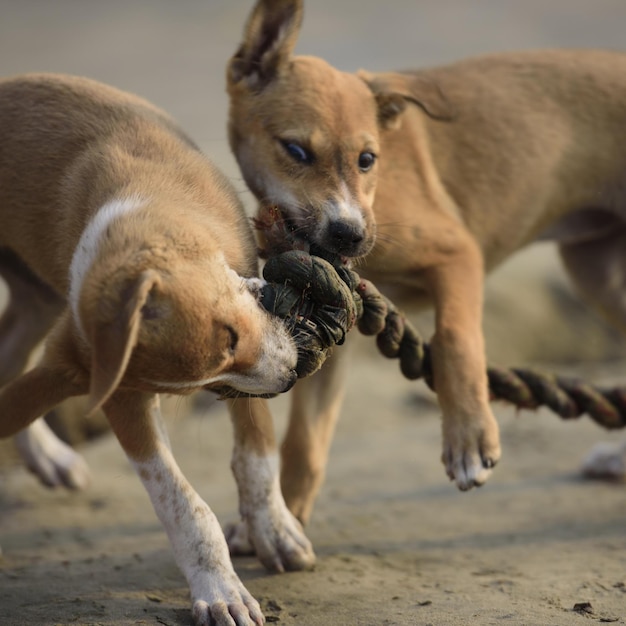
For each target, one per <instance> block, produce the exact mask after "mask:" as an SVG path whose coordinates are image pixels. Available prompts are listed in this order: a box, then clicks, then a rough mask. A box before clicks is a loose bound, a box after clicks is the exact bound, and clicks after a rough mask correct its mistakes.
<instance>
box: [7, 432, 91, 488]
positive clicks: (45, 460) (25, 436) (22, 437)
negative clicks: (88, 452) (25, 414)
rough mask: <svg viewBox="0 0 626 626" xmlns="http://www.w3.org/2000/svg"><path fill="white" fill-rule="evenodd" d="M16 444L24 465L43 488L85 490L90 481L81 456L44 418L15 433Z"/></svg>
mask: <svg viewBox="0 0 626 626" xmlns="http://www.w3.org/2000/svg"><path fill="white" fill-rule="evenodd" d="M15 445H16V447H17V450H18V452H19V454H20V456H21V457H22V460H23V461H24V463H25V465H26V467H27V468H28V469H29V470H30V471H31V472H32V473H33V474H35V475H36V476H37V477H38V478H39V480H40V481H41V482H42V483H43V484H44V485H46V487H67V488H68V489H85V488H86V487H87V486H88V485H89V483H90V482H91V474H90V472H89V466H88V465H87V463H86V461H85V460H84V459H83V457H82V456H81V455H80V454H78V452H76V450H74V449H73V448H71V447H70V446H68V445H67V444H66V443H64V442H63V441H61V440H60V439H59V438H58V437H57V436H56V435H55V434H54V433H53V432H52V430H50V429H49V428H48V426H47V425H46V423H45V422H44V421H43V420H37V421H36V422H33V424H31V425H30V426H29V427H28V428H27V429H25V430H23V431H22V432H20V433H18V434H17V435H16V436H15Z"/></svg>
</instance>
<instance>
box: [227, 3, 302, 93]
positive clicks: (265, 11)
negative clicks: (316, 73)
mask: <svg viewBox="0 0 626 626" xmlns="http://www.w3.org/2000/svg"><path fill="white" fill-rule="evenodd" d="M302 13H303V8H302V0H258V2H257V4H256V6H255V7H254V9H253V10H252V13H251V14H250V17H249V18H248V22H247V23H246V27H245V30H244V39H243V42H242V44H241V46H240V48H239V50H237V52H236V54H235V55H234V56H233V57H232V58H231V60H230V62H229V64H228V69H227V78H228V84H229V86H232V85H235V84H238V83H241V82H242V81H244V82H245V85H246V86H247V87H248V88H250V89H252V90H255V91H260V90H261V89H263V87H265V86H266V85H267V84H268V83H269V82H271V80H272V79H273V78H274V76H276V74H277V73H278V72H279V71H280V69H281V68H282V67H284V66H285V65H286V64H287V63H288V62H289V58H290V57H291V54H292V52H293V49H294V47H295V45H296V39H297V38H298V33H299V32H300V25H301V24H302Z"/></svg>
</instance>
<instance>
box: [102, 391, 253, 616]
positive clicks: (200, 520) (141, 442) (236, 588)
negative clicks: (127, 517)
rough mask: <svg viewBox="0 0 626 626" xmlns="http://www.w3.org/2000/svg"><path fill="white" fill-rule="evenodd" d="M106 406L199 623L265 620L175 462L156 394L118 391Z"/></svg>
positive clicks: (213, 522)
mask: <svg viewBox="0 0 626 626" xmlns="http://www.w3.org/2000/svg"><path fill="white" fill-rule="evenodd" d="M104 412H105V414H106V416H107V418H108V420H109V422H110V423H111V427H112V429H113V431H114V432H115V435H116V436H117V438H118V440H119V441H120V443H121V445H122V447H123V448H124V450H125V452H126V454H127V455H128V458H129V459H130V461H131V463H132V465H133V466H134V468H135V470H136V472H137V474H138V475H139V477H140V478H141V480H142V482H143V484H144V486H145V488H146V490H147V492H148V494H149V496H150V499H151V501H152V505H153V507H154V510H155V512H156V514H157V516H158V517H159V519H160V520H161V523H162V524H163V526H164V528H165V530H166V532H167V534H168V537H169V540H170V543H171V544H172V548H173V551H174V557H175V559H176V562H177V564H178V566H179V567H180V569H181V571H182V572H183V574H184V575H185V577H186V578H187V581H188V583H189V588H190V591H191V599H192V607H193V608H192V612H193V618H194V621H195V623H196V624H197V625H203V626H204V625H207V626H208V625H209V624H211V625H218V626H227V625H228V626H233V625H235V624H236V625H244V624H245V625H246V626H249V625H251V624H262V623H263V622H264V619H263V614H262V612H261V609H260V607H259V604H258V603H257V601H256V600H255V599H254V598H253V597H252V596H251V595H250V594H249V593H248V591H247V590H246V588H245V587H244V586H243V583H242V582H241V581H240V580H239V577H238V576H237V574H236V573H235V571H234V569H233V566H232V563H231V561H230V556H229V554H228V547H227V545H226V540H225V538H224V535H223V533H222V530H221V528H220V525H219V523H218V521H217V519H216V517H215V515H214V514H213V512H212V511H211V509H210V508H209V507H208V506H207V504H206V503H205V502H204V501H203V500H202V498H200V496H199V495H198V494H197V493H196V492H195V491H194V489H193V487H192V486H191V485H190V484H189V482H188V481H187V480H186V478H185V477H184V476H183V474H182V472H181V470H180V468H179V467H178V465H177V464H176V461H175V460H174V457H173V455H172V452H171V451H170V447H169V442H168V440H167V436H166V435H165V430H164V427H163V425H162V423H161V417H160V411H159V402H158V396H154V395H152V394H142V393H139V392H123V391H117V392H115V393H114V394H113V396H111V398H110V399H109V400H108V401H107V402H106V404H105V405H104Z"/></svg>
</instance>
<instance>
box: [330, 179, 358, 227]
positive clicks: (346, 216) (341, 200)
mask: <svg viewBox="0 0 626 626" xmlns="http://www.w3.org/2000/svg"><path fill="white" fill-rule="evenodd" d="M323 219H324V220H325V222H326V223H327V224H328V223H331V222H344V223H346V224H352V225H354V226H355V227H356V226H358V227H360V228H362V229H364V230H365V219H364V218H363V213H362V212H361V208H360V207H359V205H358V204H357V203H356V202H355V201H354V198H353V197H352V194H351V193H350V190H349V189H348V186H347V185H346V183H345V182H343V181H342V183H341V186H340V188H339V193H338V194H337V195H336V196H335V198H334V199H333V201H331V202H329V203H328V205H327V208H326V210H325V211H324V216H323Z"/></svg>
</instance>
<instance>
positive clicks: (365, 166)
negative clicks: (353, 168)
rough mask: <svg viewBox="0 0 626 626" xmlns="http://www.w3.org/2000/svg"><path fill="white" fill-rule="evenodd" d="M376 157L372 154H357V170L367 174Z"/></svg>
mask: <svg viewBox="0 0 626 626" xmlns="http://www.w3.org/2000/svg"><path fill="white" fill-rule="evenodd" d="M375 161H376V155H375V154H374V153H373V152H361V154H359V169H360V170H361V171H362V172H368V171H369V170H371V169H372V167H373V166H374V163H375Z"/></svg>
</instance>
